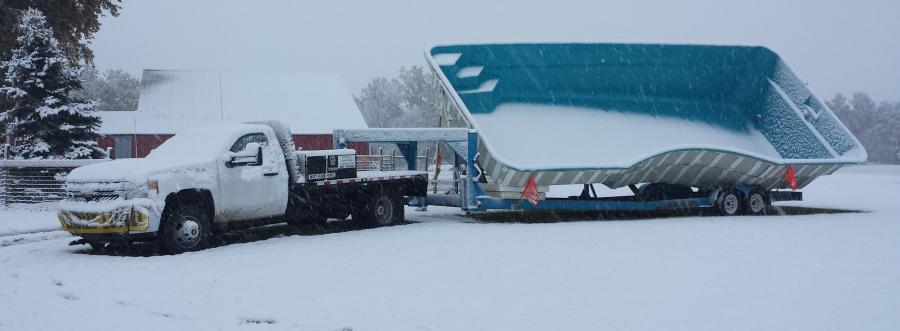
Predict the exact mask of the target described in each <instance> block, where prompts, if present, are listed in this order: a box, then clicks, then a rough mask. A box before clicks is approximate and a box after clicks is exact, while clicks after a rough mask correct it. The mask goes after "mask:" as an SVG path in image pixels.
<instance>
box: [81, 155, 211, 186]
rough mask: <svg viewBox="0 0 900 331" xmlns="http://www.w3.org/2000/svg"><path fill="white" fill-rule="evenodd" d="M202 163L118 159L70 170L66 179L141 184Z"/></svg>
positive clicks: (193, 167) (200, 165) (199, 166)
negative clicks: (161, 174)
mask: <svg viewBox="0 0 900 331" xmlns="http://www.w3.org/2000/svg"><path fill="white" fill-rule="evenodd" d="M202 166H203V164H202V163H195V162H184V163H172V162H159V161H158V160H154V159H150V158H142V159H119V160H112V161H109V162H102V163H95V164H91V165H86V166H83V167H79V168H76V169H75V170H72V172H71V173H69V175H68V176H67V177H66V180H67V181H69V182H124V181H128V182H135V183H138V182H143V181H146V180H147V177H149V176H152V175H156V174H159V173H163V172H169V171H176V170H179V169H196V168H201V167H202Z"/></svg>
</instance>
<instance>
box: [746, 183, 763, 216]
mask: <svg viewBox="0 0 900 331" xmlns="http://www.w3.org/2000/svg"><path fill="white" fill-rule="evenodd" d="M767 201H768V199H767V198H766V194H765V193H764V192H763V191H762V190H760V189H758V188H754V189H753V190H751V191H750V193H749V194H747V201H746V204H747V208H746V210H747V215H765V214H766V205H768V203H767Z"/></svg>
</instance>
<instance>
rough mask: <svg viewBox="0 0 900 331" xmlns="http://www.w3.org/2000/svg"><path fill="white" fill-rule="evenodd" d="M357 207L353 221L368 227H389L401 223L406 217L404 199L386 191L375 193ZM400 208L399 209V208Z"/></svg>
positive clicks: (379, 190) (380, 190) (381, 190)
mask: <svg viewBox="0 0 900 331" xmlns="http://www.w3.org/2000/svg"><path fill="white" fill-rule="evenodd" d="M373 193H374V194H372V195H371V196H370V197H369V198H368V199H365V200H364V201H363V204H362V205H361V206H359V207H357V209H356V211H355V212H354V214H353V219H354V220H355V221H357V222H359V223H360V224H362V225H367V226H388V225H394V224H397V223H399V222H400V221H401V220H402V218H403V215H404V211H403V203H402V200H403V197H402V196H401V195H399V194H395V193H392V192H391V191H389V190H386V189H378V190H377V191H375V192H373ZM398 207H399V208H398Z"/></svg>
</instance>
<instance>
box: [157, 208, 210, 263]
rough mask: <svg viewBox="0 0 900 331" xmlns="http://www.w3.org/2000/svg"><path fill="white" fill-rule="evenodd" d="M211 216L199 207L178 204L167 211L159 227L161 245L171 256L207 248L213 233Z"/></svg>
mask: <svg viewBox="0 0 900 331" xmlns="http://www.w3.org/2000/svg"><path fill="white" fill-rule="evenodd" d="M211 230H212V229H211V222H210V220H209V216H208V215H206V213H204V212H202V211H201V210H200V208H199V207H198V206H194V205H185V204H178V205H175V206H172V207H171V210H166V213H165V214H164V216H163V222H162V224H160V226H159V232H158V236H159V238H158V239H159V244H160V246H161V248H162V250H163V251H164V252H166V253H169V254H179V253H184V252H190V251H197V250H201V249H204V248H206V246H207V245H208V244H209V236H210V231H211Z"/></svg>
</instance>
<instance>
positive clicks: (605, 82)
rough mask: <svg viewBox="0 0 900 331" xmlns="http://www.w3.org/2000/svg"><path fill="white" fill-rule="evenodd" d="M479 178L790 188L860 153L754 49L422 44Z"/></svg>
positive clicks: (797, 85)
mask: <svg viewBox="0 0 900 331" xmlns="http://www.w3.org/2000/svg"><path fill="white" fill-rule="evenodd" d="M426 58H427V59H428V62H429V64H430V65H431V67H432V69H433V70H434V71H435V73H436V74H437V75H438V78H439V79H440V81H441V83H442V85H443V89H444V92H445V93H446V94H447V95H448V97H449V98H448V103H449V104H450V106H451V107H455V108H457V109H458V110H459V112H460V113H461V115H462V117H463V118H464V119H465V122H466V124H467V125H468V126H469V127H471V128H474V129H476V130H477V131H478V135H479V146H478V150H479V157H478V159H477V162H478V164H479V166H480V167H481V168H482V169H483V170H484V171H485V172H486V173H487V174H488V180H489V181H490V182H493V183H496V184H500V185H504V186H523V185H524V184H525V182H526V181H527V179H528V177H529V176H530V175H531V174H535V178H536V181H537V183H538V185H559V184H586V183H602V184H604V185H606V186H609V187H613V188H616V187H622V186H626V185H628V184H636V183H649V182H663V183H672V184H682V185H687V186H694V187H714V186H719V185H730V184H746V185H759V186H762V187H765V188H767V189H775V188H787V187H788V184H787V182H786V181H785V180H784V173H785V171H786V170H787V168H788V167H789V166H793V167H794V169H795V173H796V176H797V181H798V183H799V186H800V187H803V186H806V185H807V184H809V183H810V182H811V181H812V180H814V179H815V178H816V177H818V176H821V175H826V174H831V173H833V172H834V171H836V170H837V169H838V168H840V167H841V166H842V165H845V164H856V163H862V162H865V160H866V152H865V149H864V148H863V147H862V145H861V144H860V143H859V141H858V140H857V139H856V138H855V137H854V136H853V135H852V134H851V133H850V132H849V131H848V130H847V129H846V127H845V126H844V125H843V124H842V123H840V121H839V120H838V119H837V118H836V117H835V115H834V114H833V113H832V112H831V111H830V110H829V109H828V108H827V107H826V106H825V105H824V104H823V103H822V102H821V101H819V99H817V98H816V97H815V96H814V95H813V94H812V93H811V92H810V91H809V89H808V88H807V86H806V85H805V84H804V83H803V82H802V81H801V80H800V79H798V78H797V77H796V76H795V75H794V73H793V72H792V71H791V70H790V69H789V68H788V67H787V66H786V65H785V63H784V62H783V61H782V60H781V58H779V57H778V55H777V54H775V53H774V52H772V51H771V50H769V49H767V48H764V47H743V46H696V45H659V44H596V43H593V44H592V43H546V44H458V45H438V46H433V47H432V48H430V49H429V50H428V52H427V53H426Z"/></svg>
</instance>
